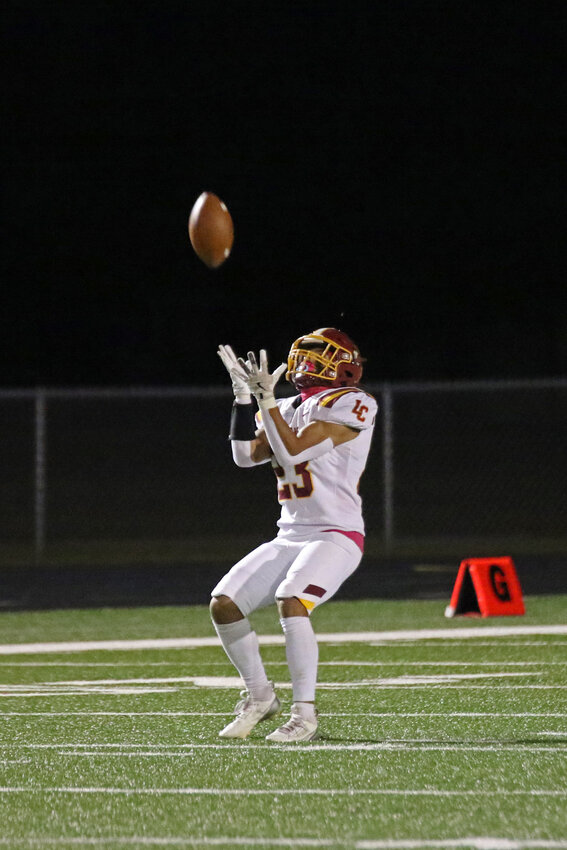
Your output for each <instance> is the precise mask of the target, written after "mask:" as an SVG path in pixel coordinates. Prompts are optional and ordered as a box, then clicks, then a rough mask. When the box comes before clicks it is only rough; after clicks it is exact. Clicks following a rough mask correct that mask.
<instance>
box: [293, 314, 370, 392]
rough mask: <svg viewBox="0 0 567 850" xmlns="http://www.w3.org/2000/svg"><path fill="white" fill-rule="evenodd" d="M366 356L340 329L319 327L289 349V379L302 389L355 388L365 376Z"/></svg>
mask: <svg viewBox="0 0 567 850" xmlns="http://www.w3.org/2000/svg"><path fill="white" fill-rule="evenodd" d="M363 363H364V357H361V356H360V351H359V350H358V348H357V346H356V345H355V344H354V342H353V341H352V340H351V339H350V338H349V337H348V336H347V335H346V334H345V333H343V332H342V331H339V330H337V328H319V329H318V330H316V331H313V333H310V334H306V335H305V336H300V337H299V339H296V340H295V342H294V343H293V345H292V346H291V348H290V350H289V355H288V358H287V372H286V376H285V377H286V380H287V381H289V382H290V383H292V384H293V385H294V387H296V388H297V389H298V390H305V389H307V388H308V387H316V386H319V385H321V386H328V387H354V386H355V385H356V384H358V382H359V381H360V379H361V377H362V364H363Z"/></svg>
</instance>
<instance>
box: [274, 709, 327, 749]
mask: <svg viewBox="0 0 567 850" xmlns="http://www.w3.org/2000/svg"><path fill="white" fill-rule="evenodd" d="M315 738H317V713H316V712H315V716H314V717H313V718H308V717H303V715H302V714H300V713H299V711H298V709H297V706H296V705H292V707H291V717H290V718H289V720H288V721H287V723H284V725H283V726H280V728H279V729H276V731H275V732H272V733H271V734H270V735H266V741H274V742H275V743H277V744H296V743H299V742H300V741H314V740H315Z"/></svg>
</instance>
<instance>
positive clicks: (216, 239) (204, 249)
mask: <svg viewBox="0 0 567 850" xmlns="http://www.w3.org/2000/svg"><path fill="white" fill-rule="evenodd" d="M189 238H190V240H191V244H192V246H193V248H194V249H195V253H196V254H197V256H198V257H199V258H200V259H201V260H202V261H203V262H204V263H205V265H207V266H208V267H209V268H210V269H216V268H218V267H219V266H220V265H222V263H224V261H225V260H226V258H227V257H228V256H229V254H230V252H231V250H232V243H233V241H234V225H233V223H232V218H231V215H230V213H229V211H228V209H227V207H226V204H224V203H223V202H222V201H221V200H220V198H217V196H216V195H214V194H213V193H212V192H203V193H202V194H201V195H199V197H198V198H197V200H196V201H195V203H194V204H193V209H192V210H191V214H190V216H189Z"/></svg>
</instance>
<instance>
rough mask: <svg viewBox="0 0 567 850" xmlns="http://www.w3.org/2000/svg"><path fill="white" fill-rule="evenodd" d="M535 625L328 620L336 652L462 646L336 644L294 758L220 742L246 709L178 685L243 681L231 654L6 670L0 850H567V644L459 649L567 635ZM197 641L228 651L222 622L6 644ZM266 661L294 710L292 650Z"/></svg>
mask: <svg viewBox="0 0 567 850" xmlns="http://www.w3.org/2000/svg"><path fill="white" fill-rule="evenodd" d="M526 609H527V614H526V616H524V617H509V618H498V619H496V618H488V619H469V618H455V619H454V620H451V621H448V620H446V619H445V618H444V617H443V606H442V605H440V604H439V602H429V601H420V602H415V601H398V600H397V601H395V602H393V601H376V600H374V601H366V602H335V603H333V602H331V603H329V604H328V605H326V606H323V607H322V608H321V609H320V610H318V611H317V612H315V615H314V617H313V623H314V625H315V627H316V630H317V631H318V632H320V633H323V632H345V631H349V632H356V631H368V630H375V631H382V630H387V631H390V630H393V629H431V628H433V629H440V628H442V629H445V630H446V636H445V637H444V638H441V639H435V638H422V639H412V640H409V641H407V640H406V641H397V640H386V641H378V642H376V643H374V644H373V643H359V642H349V643H334V644H329V643H325V642H322V643H321V646H320V662H321V664H320V670H319V682H320V689H319V693H318V707H319V711H320V730H321V738H320V740H319V741H317V742H314V743H312V744H305V745H299V746H295V747H292V746H279V745H276V746H274V745H270V744H268V743H267V742H266V741H265V735H266V734H267V732H269V731H271V729H272V728H274V726H275V725H277V724H275V723H274V722H273V721H271V722H268V723H265V724H261V725H260V726H258V727H257V728H256V729H255V730H254V731H253V733H252V734H251V736H250V737H249V738H248V739H247V740H246V741H224V740H221V739H219V738H218V735H217V732H218V730H219V729H220V728H222V726H223V725H225V723H226V722H227V721H228V719H229V718H230V716H231V711H232V707H233V705H234V702H235V698H236V697H237V691H238V689H237V688H236V689H230V688H226V687H204V686H196V685H194V684H193V683H192V682H190V681H180V680H181V679H183V678H184V677H185V678H187V677H195V676H207V677H230V676H233V675H234V671H233V670H232V668H231V666H230V664H229V663H228V662H227V661H226V659H225V657H224V655H223V653H222V650H221V649H220V648H219V647H217V646H210V647H198V648H191V649H167V650H160V649H156V648H153V649H148V650H140V649H133V650H130V651H125V650H120V651H104V650H98V651H90V652H50V653H36V654H33V653H29V654H25V655H0V712H1V713H2V718H1V719H2V722H1V725H0V730H1V731H0V786H1V789H2V790H1V791H0V806H1V808H0V824H1V829H0V848H1V847H9V848H10V850H20V848H21V849H22V850H23V848H28V850H29V848H30V847H41V848H52V847H60V848H62V850H64V848H69V847H81V846H84V847H101V848H105V850H123V848H126V847H127V848H130V850H131V848H136V850H142V848H147V847H156V848H157V847H162V848H163V847H171V848H175V847H210V846H224V847H229V848H230V847H238V848H248V850H252V848H257V847H262V848H267V849H268V850H271V848H276V847H282V846H285V847H296V848H301V847H313V846H320V847H323V846H324V847H337V848H339V847H341V848H345V847H346V848H353V850H358V848H360V849H361V850H362V848H372V847H380V848H388V847H392V848H394V850H395V848H406V847H412V848H414V847H423V848H426V847H430V846H435V845H434V844H433V845H432V844H431V842H435V841H437V842H439V841H444V842H448V844H447V845H444V846H455V847H457V846H458V847H459V848H463V847H466V846H468V845H467V844H466V842H467V841H470V847H471V848H478V847H489V846H490V841H488V844H487V840H488V839H490V840H492V841H493V842H495V841H496V844H495V845H494V846H496V847H498V846H500V847H505V846H506V845H505V844H502V843H501V844H500V845H498V841H500V842H503V841H504V840H505V839H507V840H508V841H513V842H516V844H517V846H518V847H530V848H536V847H540V846H541V847H544V846H545V844H543V843H542V842H545V841H553V842H555V843H554V845H553V847H555V848H566V850H567V676H566V671H567V634H565V635H546V634H529V635H518V634H513V633H511V634H508V635H504V636H503V637H492V636H485V635H484V634H483V633H482V631H481V633H480V634H479V636H477V637H474V638H470V637H469V638H467V639H461V638H460V637H457V636H455V634H454V629H455V628H463V627H466V628H472V629H477V628H481V629H482V630H483V631H485V630H486V628H489V627H492V626H494V625H498V626H506V627H509V628H512V629H513V628H514V627H517V626H528V625H530V626H537V625H549V624H559V625H561V624H563V623H564V622H565V612H566V610H567V598H566V597H559V596H557V597H534V598H528V599H527V600H526ZM254 622H255V625H256V627H257V628H258V631H259V632H260V633H262V634H269V633H276V632H277V630H278V628H279V626H278V623H277V618H276V616H275V612H274V610H268V611H266V612H261V613H260V614H258V615H257V616H256V617H255V618H254ZM189 635H193V636H199V635H203V636H211V635H212V629H211V626H210V623H209V620H208V613H207V610H206V608H204V607H199V608H191V609H183V608H146V609H132V610H126V609H115V610H112V609H106V610H100V611H67V612H61V611H60V612H35V613H10V614H3V615H2V617H1V618H0V642H1V643H3V644H7V643H22V642H27V641H64V640H82V639H97V640H104V639H115V638H148V637H150V638H168V637H179V636H183V637H186V636H189ZM262 652H263V655H264V658H265V660H266V666H267V670H268V673H269V675H270V677H271V678H273V679H274V681H276V682H278V683H280V688H279V691H280V695H281V698H282V701H283V704H284V710H286V709H288V708H289V705H290V703H291V691H290V689H289V676H288V673H287V667H286V664H285V649H284V647H283V646H277V645H274V646H265V647H263V648H262ZM456 677H464V678H456ZM108 680H113V681H112V682H110V681H108ZM133 680H134V681H133ZM219 684H220V683H219ZM284 716H285V715H284ZM392 842H401V844H395V843H392ZM451 842H454V844H453V845H451ZM483 842H484V843H483ZM538 842H540V843H539V844H538ZM508 846H509V847H511V845H508Z"/></svg>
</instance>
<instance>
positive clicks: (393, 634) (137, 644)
mask: <svg viewBox="0 0 567 850" xmlns="http://www.w3.org/2000/svg"><path fill="white" fill-rule="evenodd" d="M511 635H512V636H517V635H567V625H561V626H556V625H555V626H512V625H511V626H469V627H466V628H444V629H419V630H413V631H411V630H402V631H387V632H337V633H331V632H324V633H321V634H318V635H317V639H318V641H319V643H371V642H372V641H385V640H387V641H404V640H428V639H437V638H440V639H449V640H450V639H454V638H459V639H462V638H478V637H509V636H511ZM259 641H260V644H262V645H264V646H282V645H284V644H285V640H284V636H283V634H275V635H259ZM203 646H220V642H219V640H218V638H217V637H194V638H156V639H153V638H145V639H141V640H88V641H61V642H49V643H8V644H0V655H26V654H40V653H53V652H93V651H95V650H103V651H124V650H126V651H130V650H140V649H196V648H198V647H203Z"/></svg>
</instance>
